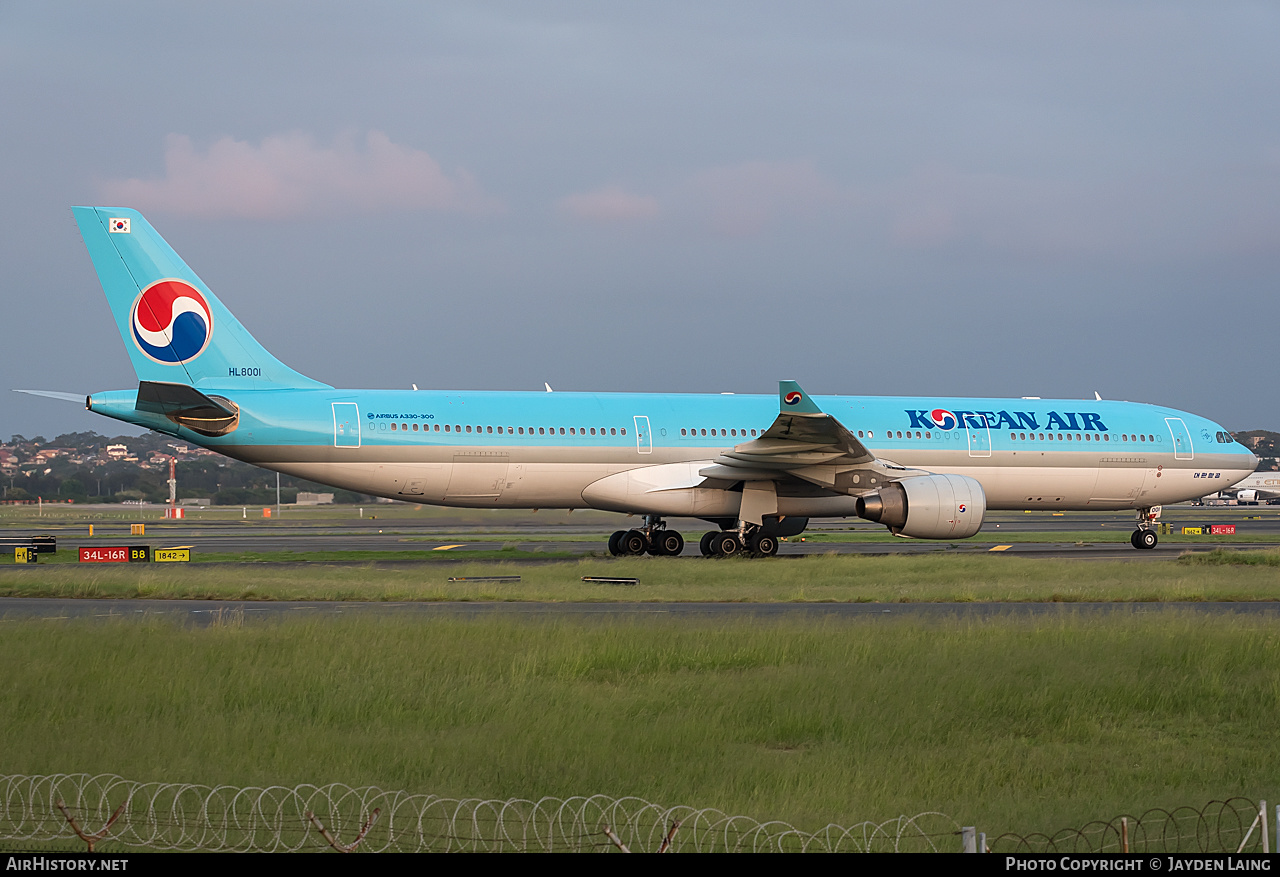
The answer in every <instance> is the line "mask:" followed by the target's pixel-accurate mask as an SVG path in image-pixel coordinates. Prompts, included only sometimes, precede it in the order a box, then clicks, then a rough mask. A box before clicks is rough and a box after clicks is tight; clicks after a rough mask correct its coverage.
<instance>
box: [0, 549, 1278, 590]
mask: <svg viewBox="0 0 1280 877" xmlns="http://www.w3.org/2000/svg"><path fill="white" fill-rule="evenodd" d="M1277 554H1280V552H1276V551H1270V552H1223V553H1222V556H1223V558H1224V559H1225V560H1226V561H1228V562H1210V563H1200V562H1197V561H1194V560H1189V561H1186V562H1182V561H1179V562H1162V561H1151V562H1141V563H1139V562H1124V561H1103V560H1097V561H1094V560H1074V559H1066V560H1053V559H1038V558H1019V557H1012V556H1008V555H987V554H979V555H958V554H926V555H896V556H895V555H890V556H884V557H873V556H868V555H844V556H836V555H826V556H818V555H815V556H809V557H802V558H791V559H784V558H775V559H773V560H708V559H704V558H652V557H641V558H629V559H623V558H618V559H605V558H587V559H583V560H577V561H573V560H570V561H564V562H552V563H536V564H531V563H520V562H481V561H479V560H474V559H472V556H470V555H457V554H449V553H448V552H439V553H438V554H437V555H436V556H439V555H445V556H446V557H445V558H442V559H448V560H452V561H454V562H453V563H449V564H443V563H436V562H431V563H421V564H407V565H391V566H379V565H377V564H376V563H372V562H371V563H367V564H365V565H356V566H352V565H347V566H334V565H326V564H324V563H312V564H287V565H286V564H275V563H262V564H252V565H231V564H225V563H205V564H177V563H174V564H50V565H36V566H29V565H24V566H17V565H12V564H11V565H9V566H7V567H0V597H5V596H7V597H17V596H28V597H31V596H43V597H118V598H131V597H168V598H177V599H233V600H373V601H399V600H429V601H440V600H508V601H510V600H536V601H648V602H660V601H730V602H971V601H1013V602H1022V601H1060V602H1081V601H1104V602H1105V601H1214V600H1280V574H1277V572H1276V569H1275V567H1274V565H1269V564H1271V563H1273V562H1272V561H1267V562H1265V563H1251V562H1249V558H1250V557H1251V556H1253V555H1256V556H1258V557H1260V558H1270V557H1273V556H1276V555H1277ZM515 556H520V555H518V554H517V555H515ZM527 556H529V557H547V556H548V555H547V554H531V555H527ZM551 556H552V557H554V555H551ZM1211 556H1212V555H1211ZM378 557H379V558H382V557H385V555H384V554H378ZM492 575H519V576H521V578H522V580H521V581H520V582H518V583H512V584H501V583H475V582H456V583H450V582H448V581H447V579H448V578H449V577H451V576H453V577H457V576H492ZM582 576H618V577H624V576H625V577H635V578H638V579H639V580H640V584H639V585H636V586H632V587H618V586H609V585H599V584H591V583H587V582H583V581H581V578H582Z"/></svg>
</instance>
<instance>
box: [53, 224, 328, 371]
mask: <svg viewBox="0 0 1280 877" xmlns="http://www.w3.org/2000/svg"><path fill="white" fill-rule="evenodd" d="M72 210H73V211H74V213H75V217H76V223H77V224H78V225H79V226H80V234H81V236H82V237H83V238H84V243H85V246H86V247H87V248H88V250H89V258H90V259H92V260H93V267H94V268H95V269H96V270H97V272H98V280H99V281H101V283H102V291H103V292H105V293H106V295H107V303H108V304H109V305H110V306H111V314H112V316H114V317H115V321H116V326H117V328H119V330H120V336H121V337H122V338H123V339H124V346H125V349H126V350H128V351H129V358H130V359H131V360H132V361H133V370H134V371H135V372H137V375H138V380H139V381H158V382H162V383H177V384H189V385H191V386H195V387H205V388H221V389H244V390H266V389H273V388H279V389H285V388H289V389H300V388H309V387H315V388H324V387H327V386H328V385H327V384H322V383H320V382H319V381H314V380H312V379H311V378H308V377H306V376H305V375H301V374H299V373H298V372H296V371H294V370H293V369H291V368H289V367H288V366H287V365H285V364H284V363H282V362H280V360H278V359H276V358H275V357H274V356H272V355H271V354H270V353H268V352H267V350H266V348H264V347H263V346H262V345H261V344H259V343H258V342H257V340H256V339H255V338H254V337H253V336H252V335H250V334H249V331H248V330H247V329H245V327H244V326H242V325H240V321H239V320H237V319H236V318H235V317H234V316H233V315H232V314H231V312H230V311H229V310H227V309H226V308H225V307H224V306H223V304H222V302H220V301H218V298H217V296H215V295H214V294H213V293H212V292H211V291H210V290H209V287H207V286H205V284H204V281H202V280H201V279H200V278H199V277H197V276H196V273H195V272H194V271H192V270H191V269H190V268H188V267H187V263H186V262H184V261H182V259H181V257H179V256H178V254H177V253H175V252H174V251H173V248H172V247H170V246H169V245H168V244H167V243H166V242H165V240H164V238H162V237H160V235H159V234H157V233H156V230H155V229H154V228H152V227H151V224H150V223H149V222H147V220H146V219H144V218H143V216H142V214H141V213H139V212H138V211H136V210H129V209H128V208H124V207H73V208H72Z"/></svg>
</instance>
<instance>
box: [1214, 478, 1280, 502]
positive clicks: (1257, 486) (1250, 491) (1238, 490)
mask: <svg viewBox="0 0 1280 877" xmlns="http://www.w3.org/2000/svg"><path fill="white" fill-rule="evenodd" d="M1217 495H1218V496H1221V497H1223V498H1224V499H1234V500H1235V501H1236V502H1240V503H1246V504H1247V503H1259V502H1265V503H1273V502H1275V501H1277V500H1280V472H1253V473H1250V475H1249V477H1248V478H1245V479H1244V480H1243V481H1240V482H1237V483H1236V484H1235V485H1234V486H1233V487H1230V488H1228V489H1226V490H1220V491H1218V494H1217Z"/></svg>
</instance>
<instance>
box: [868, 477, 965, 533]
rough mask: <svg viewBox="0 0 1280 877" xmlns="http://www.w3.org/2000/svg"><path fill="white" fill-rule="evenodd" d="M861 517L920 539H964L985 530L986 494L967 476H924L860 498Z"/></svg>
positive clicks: (906, 479)
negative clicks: (983, 519) (983, 527)
mask: <svg viewBox="0 0 1280 877" xmlns="http://www.w3.org/2000/svg"><path fill="white" fill-rule="evenodd" d="M857 511H858V517H860V518H866V519H867V520H869V521H876V522H878V523H881V524H884V525H885V526H887V527H888V528H889V529H890V530H891V531H893V533H894V534H895V535H901V536H914V537H915V538H917V539H965V538H968V537H969V536H972V535H973V534H975V533H977V532H978V531H979V530H981V529H982V518H983V516H984V515H985V514H986V513H987V495H986V494H985V493H983V491H982V485H981V484H979V483H978V482H977V481H975V480H974V479H972V478H969V477H968V476H966V475H921V476H920V477H918V478H904V479H903V480H901V481H895V482H893V483H892V484H886V485H885V486H884V487H882V488H881V489H880V490H878V491H877V492H875V493H869V494H866V495H864V496H860V497H858V507H857Z"/></svg>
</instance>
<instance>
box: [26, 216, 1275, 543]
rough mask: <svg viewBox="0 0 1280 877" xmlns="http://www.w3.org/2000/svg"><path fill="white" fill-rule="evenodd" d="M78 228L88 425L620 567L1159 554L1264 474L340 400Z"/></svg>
mask: <svg viewBox="0 0 1280 877" xmlns="http://www.w3.org/2000/svg"><path fill="white" fill-rule="evenodd" d="M73 212H74V214H75V218H76V222H77V224H78V225H79V227H80V233H81V235H82V237H83V238H84V242H85V246H86V247H87V249H88V251H89V256H90V258H91V259H92V261H93V265H94V268H95V269H96V271H97V273H98V278H99V280H100V281H101V284H102V289H103V291H104V292H105V293H106V297H107V301H108V303H109V305H110V308H111V312H112V315H113V316H114V317H115V321H116V325H117V327H118V328H119V330H120V334H121V337H122V338H123V339H124V342H125V348H126V350H127V351H128V353H129V357H130V359H131V361H132V363H133V367H134V370H135V372H136V374H137V377H138V381H139V383H138V386H137V387H136V388H132V389H126V390H113V391H106V392H99V393H94V394H92V395H90V396H88V397H87V398H86V399H85V405H86V407H87V408H88V409H89V410H90V411H93V412H96V413H98V414H101V415H104V416H106V417H111V418H114V419H116V420H121V421H124V422H126V423H131V424H135V425H137V426H142V427H146V428H148V429H152V430H155V431H156V432H160V433H165V434H168V435H172V436H175V437H177V438H180V439H183V440H184V441H187V442H191V443H193V444H196V445H199V446H201V447H205V448H208V449H210V450H213V451H216V452H218V453H221V454H225V455H226V456H228V457H232V458H234V459H237V460H242V461H245V462H247V463H251V464H253V465H256V466H260V467H262V468H265V469H270V470H275V471H278V472H283V473H285V474H288V475H293V476H296V477H299V478H305V479H308V480H311V481H317V482H321V483H324V484H331V485H334V486H336V487H341V488H346V489H349V490H354V491H358V492H361V493H366V494H370V495H374V496H381V497H388V498H391V499H398V500H405V501H408V502H415V503H425V504H431V505H441V506H456V507H465V508H565V509H580V508H592V509H602V510H606V511H611V512H621V513H626V514H630V515H639V516H641V520H642V521H643V523H642V524H641V525H640V526H637V527H633V528H630V529H627V530H619V531H617V532H615V533H614V534H613V535H612V536H611V537H610V539H609V544H608V547H609V551H610V553H611V554H614V555H638V554H644V553H648V554H653V555H678V554H680V553H681V552H682V551H683V549H684V537H683V536H682V534H680V533H679V532H678V531H676V530H674V529H672V528H669V527H668V526H667V522H666V518H668V517H687V518H699V519H702V520H705V521H707V522H709V523H711V524H712V525H714V527H715V529H712V530H710V531H708V532H707V533H706V534H705V535H704V536H703V537H702V538H701V540H700V543H699V549H700V551H701V553H702V554H704V555H708V556H719V557H728V556H733V555H747V554H749V555H751V556H756V557H762V556H763V557H767V556H771V555H774V554H776V553H777V552H778V548H779V545H778V542H779V539H781V538H783V537H788V536H795V535H798V534H800V533H801V532H803V531H804V529H805V528H806V527H807V526H808V522H809V519H810V518H813V517H824V518H825V517H850V516H856V517H859V518H863V519H866V520H870V521H875V522H878V523H880V524H883V525H884V526H886V527H887V528H888V530H889V531H890V532H892V533H894V534H896V535H899V536H904V537H914V538H920V539H962V538H967V537H970V536H973V535H974V534H976V533H977V532H978V531H979V529H980V528H981V527H982V523H983V518H984V516H985V514H986V512H987V511H988V510H997V509H1005V510H1008V509H1013V510H1016V509H1053V510H1094V509H1106V510H1115V509H1132V510H1134V511H1135V513H1136V524H1135V529H1134V531H1133V535H1132V537H1131V542H1132V544H1133V545H1134V547H1135V548H1143V549H1150V548H1154V547H1155V546H1156V544H1157V541H1158V539H1157V534H1156V531H1155V529H1154V528H1153V527H1152V525H1151V522H1152V520H1153V519H1154V518H1155V517H1156V516H1157V515H1158V513H1159V511H1158V507H1159V506H1160V505H1162V504H1167V503H1172V502H1178V501H1182V500H1189V499H1194V498H1198V497H1201V496H1204V495H1205V493H1206V490H1205V487H1207V486H1212V487H1214V488H1218V489H1222V488H1227V487H1230V486H1231V485H1233V484H1235V483H1236V482H1238V481H1240V480H1241V479H1243V478H1245V477H1247V476H1248V475H1250V474H1252V473H1253V471H1254V469H1255V468H1256V466H1257V462H1258V461H1257V458H1256V457H1255V456H1254V455H1253V454H1252V453H1251V452H1250V451H1249V450H1248V449H1246V448H1245V447H1244V446H1243V445H1240V444H1238V443H1236V442H1235V441H1234V440H1233V439H1232V438H1231V435H1230V433H1228V432H1227V431H1226V430H1225V429H1223V427H1221V426H1219V425H1218V424H1216V423H1213V422H1212V421H1209V420H1206V419H1205V418H1202V417H1198V416H1196V415H1194V414H1189V413H1187V412H1183V411H1178V410H1175V409H1171V408H1162V407H1158V406H1155V405H1146V404H1137V403H1129V402H1114V401H1102V400H1099V399H1096V398H1095V399H1094V400H1089V401H1077V400H1066V399H1037V398H1024V399H965V398H935V397H876V396H810V395H809V394H808V393H806V392H805V391H804V389H802V388H801V386H800V385H799V384H798V383H796V382H794V381H781V382H779V387H778V394H777V396H773V395H772V394H769V395H732V394H716V395H695V394H670V393H658V394H651V393H566V392H542V391H537V392H495V391H460V390H447V391H445V390H437V391H428V390H416V389H415V390H404V391H400V390H348V389H338V388H334V387H332V386H330V385H328V384H324V383H321V382H320V381H317V380H314V379H312V378H309V377H306V376H305V375H302V374H300V373H298V372H296V371H294V370H293V369H291V368H289V367H288V366H287V365H285V364H284V363H282V362H280V361H279V360H278V359H276V358H275V357H274V356H272V355H271V354H270V353H268V352H267V351H266V349H264V348H263V347H262V345H260V344H259V343H258V342H257V341H256V340H255V339H254V337H253V336H252V335H250V334H249V332H248V330H246V329H245V328H244V327H243V326H242V325H241V324H240V322H239V321H238V320H236V318H235V317H234V316H232V314H231V312H230V311H229V310H228V309H227V308H226V307H225V306H224V305H223V304H222V302H221V301H220V300H219V299H218V298H217V297H216V296H215V295H214V294H213V292H212V291H211V290H210V289H209V287H208V286H206V285H205V284H204V282H203V281H201V280H200V278H199V277H198V276H196V274H195V272H194V271H192V270H191V269H190V268H189V267H188V266H187V264H186V263H185V262H184V261H183V260H182V259H181V258H180V257H179V256H178V255H177V253H175V252H174V251H173V249H172V248H170V246H169V245H168V244H167V243H166V242H165V240H164V239H163V238H162V237H161V236H160V235H159V234H158V233H157V232H156V231H155V229H154V228H152V226H151V225H150V224H149V223H148V222H147V220H146V219H145V218H143V216H142V214H140V213H138V212H137V211H135V210H131V209H126V208H118V207H75V208H73ZM547 389H548V390H550V387H547ZM29 392H37V393H38V394H41V395H49V396H55V397H58V398H67V397H68V395H69V394H65V393H52V392H43V391H29ZM1095 396H1096V394H1095ZM72 398H76V399H78V398H79V397H72Z"/></svg>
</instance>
